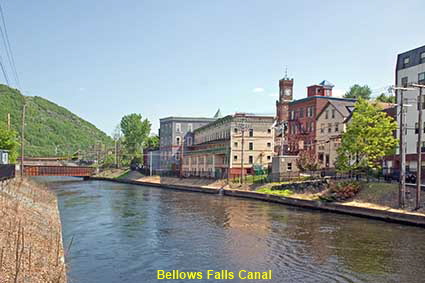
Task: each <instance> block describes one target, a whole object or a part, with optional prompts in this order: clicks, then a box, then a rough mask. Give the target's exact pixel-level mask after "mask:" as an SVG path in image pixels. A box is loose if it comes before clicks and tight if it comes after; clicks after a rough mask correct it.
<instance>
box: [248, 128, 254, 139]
mask: <svg viewBox="0 0 425 283" xmlns="http://www.w3.org/2000/svg"><path fill="white" fill-rule="evenodd" d="M249 136H250V137H253V136H254V130H253V129H249Z"/></svg>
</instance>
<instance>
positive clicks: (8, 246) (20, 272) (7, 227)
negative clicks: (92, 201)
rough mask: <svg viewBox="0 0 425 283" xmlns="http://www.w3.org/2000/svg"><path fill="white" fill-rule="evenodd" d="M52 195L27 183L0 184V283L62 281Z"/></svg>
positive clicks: (58, 230)
mask: <svg viewBox="0 0 425 283" xmlns="http://www.w3.org/2000/svg"><path fill="white" fill-rule="evenodd" d="M61 235H62V233H61V225H60V219H59V213H58V210H57V201H56V196H55V195H54V194H53V193H52V192H50V191H49V190H48V189H47V188H44V187H40V185H38V184H35V183H32V182H30V181H28V180H25V179H24V180H19V179H16V180H12V181H8V182H7V183H2V184H0V283H9V282H14V283H18V282H34V283H39V282H40V283H41V282H57V283H62V282H66V275H65V271H66V269H65V263H64V260H63V256H64V252H63V246H62V238H61Z"/></svg>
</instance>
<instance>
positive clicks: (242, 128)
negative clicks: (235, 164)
mask: <svg viewBox="0 0 425 283" xmlns="http://www.w3.org/2000/svg"><path fill="white" fill-rule="evenodd" d="M237 117H240V116H237ZM237 127H238V128H239V129H240V131H241V134H242V140H241V184H243V183H244V175H245V171H244V144H245V131H246V129H247V128H248V125H247V123H246V118H245V117H243V116H242V117H241V121H240V122H239V123H238V124H237Z"/></svg>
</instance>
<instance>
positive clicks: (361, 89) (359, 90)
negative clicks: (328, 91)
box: [344, 84, 372, 100]
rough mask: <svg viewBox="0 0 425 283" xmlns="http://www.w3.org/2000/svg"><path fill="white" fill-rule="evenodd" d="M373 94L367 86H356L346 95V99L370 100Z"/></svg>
mask: <svg viewBox="0 0 425 283" xmlns="http://www.w3.org/2000/svg"><path fill="white" fill-rule="evenodd" d="M371 94H372V90H371V89H370V87H369V86H367V85H364V86H361V85H358V84H355V85H353V86H351V87H350V90H349V91H348V92H346V93H345V94H344V97H345V98H356V99H359V98H363V99H366V100H369V99H370V95H371Z"/></svg>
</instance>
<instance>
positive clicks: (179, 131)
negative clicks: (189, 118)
mask: <svg viewBox="0 0 425 283" xmlns="http://www.w3.org/2000/svg"><path fill="white" fill-rule="evenodd" d="M181 131H182V125H181V124H180V123H176V132H177V133H181Z"/></svg>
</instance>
